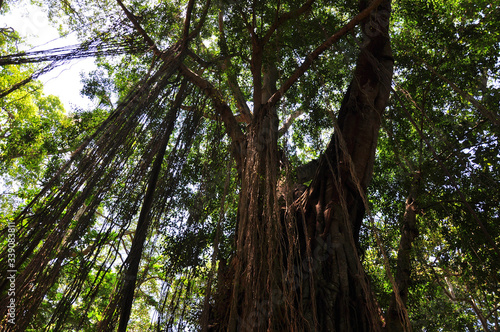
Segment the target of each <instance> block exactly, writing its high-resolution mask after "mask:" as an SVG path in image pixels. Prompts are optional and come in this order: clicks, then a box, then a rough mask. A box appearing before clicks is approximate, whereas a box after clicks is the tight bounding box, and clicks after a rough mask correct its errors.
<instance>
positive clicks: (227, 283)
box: [0, 0, 500, 331]
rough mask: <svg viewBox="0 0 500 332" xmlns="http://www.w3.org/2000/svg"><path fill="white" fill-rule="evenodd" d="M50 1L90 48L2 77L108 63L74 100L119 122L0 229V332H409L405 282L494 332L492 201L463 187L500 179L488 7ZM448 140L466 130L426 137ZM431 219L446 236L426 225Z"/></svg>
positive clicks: (109, 123)
mask: <svg viewBox="0 0 500 332" xmlns="http://www.w3.org/2000/svg"><path fill="white" fill-rule="evenodd" d="M46 3H47V6H48V7H49V10H51V11H52V12H51V14H52V15H53V17H55V15H56V14H57V13H59V14H60V13H61V12H64V13H65V15H66V16H65V17H66V19H67V21H68V22H69V23H68V27H69V28H71V29H74V30H75V31H78V32H79V34H80V38H82V40H84V42H82V44H81V45H80V46H78V47H68V48H61V49H57V50H47V51H45V52H31V53H30V52H23V53H18V54H10V55H7V56H4V57H2V58H0V64H1V65H3V66H5V67H6V68H8V67H9V66H16V65H22V64H26V63H43V62H47V61H52V62H51V63H50V64H49V65H48V67H45V68H51V67H53V66H55V65H57V63H58V61H67V60H70V59H72V58H78V57H84V56H96V57H97V62H98V64H99V69H98V70H96V71H95V72H93V73H91V74H89V75H88V76H87V77H86V78H85V79H84V84H85V85H84V89H83V92H84V93H85V94H87V95H89V96H91V97H92V98H94V99H95V100H96V103H98V110H99V111H98V114H103V113H105V114H107V115H108V116H107V118H106V119H105V120H103V121H102V122H100V123H99V125H98V126H97V127H95V128H96V129H95V131H94V132H93V133H92V134H90V135H88V136H87V137H85V139H82V140H81V141H78V143H79V144H80V145H79V147H78V148H76V149H75V150H74V151H73V152H72V153H71V155H69V154H67V153H66V154H64V151H62V152H61V155H60V159H62V160H64V162H65V163H64V164H63V165H62V166H61V168H60V169H58V170H55V169H54V168H50V169H47V174H48V175H50V177H49V176H48V175H47V176H46V178H47V180H46V181H45V182H44V185H43V188H41V189H40V192H39V193H38V195H37V196H36V197H35V198H34V199H33V200H32V201H31V202H30V203H29V204H26V205H25V206H23V207H22V209H20V210H19V211H18V212H17V214H15V216H12V217H11V216H7V217H6V218H5V220H3V224H2V225H3V226H4V229H3V231H2V236H3V237H2V241H3V243H4V244H5V249H4V250H3V251H2V256H1V258H0V269H1V270H2V271H8V272H7V275H6V276H7V277H9V278H2V280H0V285H1V289H0V291H1V292H2V293H1V294H2V300H1V301H0V306H1V307H2V308H7V307H8V306H9V305H11V303H14V305H11V307H12V308H14V309H13V311H8V312H7V313H8V315H6V316H5V318H4V320H3V321H2V324H3V326H4V327H5V330H26V329H28V330H30V329H31V330H39V329H42V328H44V329H46V330H50V331H58V330H70V329H72V330H95V329H96V326H97V329H98V330H101V331H111V330H115V329H118V330H119V331H125V330H126V329H127V327H129V328H133V327H135V328H137V329H144V328H145V327H144V325H143V324H144V320H142V322H141V320H140V319H139V320H138V316H140V315H146V316H147V315H148V308H149V310H150V313H151V312H153V310H154V313H155V321H154V324H155V326H156V327H155V329H156V328H157V329H159V330H167V329H172V328H173V327H174V326H176V328H177V329H178V330H182V329H184V330H185V329H201V330H204V331H208V330H212V331H222V330H224V331H268V330H269V331H270V330H274V331H372V330H375V331H379V330H383V329H385V330H388V331H409V330H411V329H412V326H415V327H417V326H419V324H420V323H419V321H420V320H419V319H420V318H419V317H420V316H419V315H423V313H424V312H425V310H423V309H421V308H423V306H420V307H419V310H418V311H413V312H410V311H411V307H410V306H409V302H410V301H414V302H416V301H418V295H417V294H419V291H420V288H419V287H418V286H414V287H413V288H412V286H413V285H416V284H418V282H416V283H415V284H414V283H412V280H415V281H421V282H422V283H425V282H429V278H426V277H425V276H426V275H429V274H432V275H433V276H434V277H433V278H431V279H432V280H434V281H435V282H436V284H435V285H431V286H427V287H425V288H424V289H425V291H426V292H432V291H433V290H434V289H435V288H434V287H438V289H444V290H445V293H446V294H447V295H448V297H449V299H450V300H451V302H453V303H455V302H457V301H462V300H461V299H462V298H463V297H460V300H459V297H457V296H456V295H455V292H456V291H455V290H458V289H462V290H463V292H464V293H466V296H465V298H466V300H464V302H466V303H467V304H471V306H470V307H471V308H472V310H473V311H474V313H475V314H476V318H475V319H476V321H480V322H481V324H482V326H483V328H484V329H485V330H487V329H488V328H489V327H488V326H489V325H488V324H491V323H489V321H490V322H491V321H492V317H495V312H496V311H497V310H498V306H496V307H495V305H496V304H498V302H497V301H498V298H497V297H496V295H495V292H496V289H495V288H496V287H495V286H492V285H494V282H495V280H496V279H497V275H496V272H495V271H498V268H499V263H498V259H499V250H498V245H497V243H498V239H499V235H500V234H499V232H498V229H496V228H495V227H493V226H492V225H494V221H495V220H498V206H495V202H498V197H499V196H498V190H496V191H491V195H490V196H489V197H485V194H484V191H483V190H482V189H480V188H479V187H475V186H473V185H471V183H467V181H461V177H462V176H463V175H464V174H467V175H469V176H470V177H471V178H474V177H477V178H478V179H479V178H481V177H484V178H483V179H486V178H487V179H488V180H487V181H489V182H493V183H495V182H496V181H498V177H499V174H498V169H497V168H496V167H495V166H494V165H495V163H494V161H495V160H497V159H498V158H499V156H498V153H495V152H494V151H493V150H494V147H495V145H494V143H493V142H494V141H495V139H496V137H497V134H498V124H499V117H498V114H497V112H496V111H493V110H492V109H493V108H492V107H491V105H494V104H495V100H496V101H497V100H498V94H497V93H496V90H495V88H494V85H492V84H491V80H492V79H493V80H495V79H498V77H494V76H493V75H494V74H493V72H494V70H495V68H496V67H497V66H498V52H496V51H498V40H495V39H491V38H490V39H489V38H488V37H486V36H484V35H482V34H481V31H477V30H481V29H483V30H485V31H494V29H495V27H498V22H497V21H496V20H497V19H496V16H495V13H498V11H497V9H495V8H492V6H491V5H489V4H488V3H487V2H484V3H480V4H478V5H477V6H473V5H472V4H471V3H469V2H468V1H462V2H456V3H454V6H455V7H454V9H455V10H457V11H461V10H462V11H464V13H463V15H462V17H463V18H462V19H455V18H450V17H449V16H448V15H450V13H452V12H450V11H449V10H448V11H447V9H446V8H447V4H446V2H441V1H433V2H430V3H419V4H418V5H414V4H411V3H410V2H406V1H402V2H401V3H400V4H398V5H397V6H396V5H395V6H394V7H395V8H391V1H388V0H371V1H369V0H361V1H359V3H358V4H351V3H344V2H342V1H334V2H331V1H318V0H307V1H305V0H304V1H279V0H278V1H237V2H232V1H216V2H215V1H210V0H207V1H194V0H189V1H175V2H174V1H158V2H151V3H150V2H148V3H140V2H135V1H132V2H123V1H121V0H117V1H116V3H115V2H112V1H110V2H108V1H104V2H99V1H76V2H75V3H74V4H73V3H70V2H53V1H47V2H46ZM413 6H414V7H415V8H418V9H419V11H420V12H421V13H422V16H421V17H420V16H418V15H416V14H415V13H414V12H413V11H412V9H413ZM433 19H434V21H432V20H433ZM426 20H430V21H432V22H431V23H429V22H428V21H426ZM391 22H392V23H394V26H393V27H390V25H391V24H390V23H391ZM446 29H450V31H445V30H446ZM422 36H425V37H426V38H427V40H429V41H434V43H431V44H430V45H425V43H423V42H422V38H424V37H422ZM474 36H476V37H477V38H475V37H474ZM479 36H481V38H479ZM391 37H392V39H393V40H395V42H396V46H397V47H396V48H394V49H395V56H394V55H393V51H392V48H393V47H391ZM472 42H474V43H476V44H477V45H476V46H468V47H465V46H460V45H462V44H464V43H472ZM477 49H481V50H482V51H481V52H479V51H478V52H479V53H478V54H474V55H471V50H472V51H474V50H477ZM495 50H496V51H495ZM440 52H445V53H446V54H445V55H443V56H442V57H440V56H437V55H436V54H440ZM460 52H462V53H463V55H462V56H463V57H465V59H468V60H463V59H460V60H459V58H457V55H456V53H460ZM459 56H460V55H459ZM459 56H458V57H459ZM395 59H396V60H397V63H399V67H396V71H395V73H396V74H397V77H398V79H397V80H396V81H395V82H393V80H392V78H393V67H394V63H395ZM422 68H424V69H422ZM450 68H453V69H455V71H450ZM41 70H45V69H41ZM478 72H479V73H480V74H481V75H482V77H483V79H481V80H477V79H476V78H475V77H474V76H475V75H476V74H477V73H478ZM488 79H490V84H488ZM474 80H475V81H474ZM28 81H29V80H28ZM422 82H425V84H426V86H425V87H424V86H422V85H423V83H422ZM485 82H486V83H485ZM24 84H25V83H24V81H20V82H19V83H18V84H14V85H13V86H12V87H2V88H3V89H4V90H3V91H2V96H3V97H4V98H5V97H6V96H7V97H8V96H9V95H11V94H12V93H14V92H15V91H16V89H18V88H19V87H22V86H23V85H24ZM434 86H436V88H434ZM391 92H392V96H393V98H392V102H391V103H390V96H391ZM457 98H458V99H457ZM443 100H445V101H444V102H443ZM115 104H116V106H115ZM429 104H431V106H429ZM388 106H389V107H388ZM386 109H388V111H387V110H386ZM454 112H457V114H458V116H457V117H458V118H459V119H460V121H461V122H460V124H453V122H452V121H451V120H450V117H448V115H449V114H450V113H451V114H453V113H454ZM74 118H75V119H79V118H78V114H76V115H75V116H74ZM416 119H417V120H418V121H417V120H416ZM429 120H430V121H429ZM450 122H451V123H452V124H453V125H455V126H458V127H460V126H462V127H463V128H465V131H466V132H465V133H464V132H463V131H462V132H460V128H457V130H453V133H456V135H455V134H454V135H452V137H451V138H447V139H446V138H445V139H443V138H442V133H441V132H439V133H436V132H435V131H434V130H435V127H438V126H442V127H441V128H443V127H445V126H448V125H449V123H450ZM476 122H477V124H476ZM478 126H480V129H478ZM381 127H383V129H384V131H383V134H382V135H381V138H380V140H379V131H380V129H381ZM441 130H442V129H441ZM71 137H73V139H74V140H79V137H80V136H78V135H73V136H71ZM377 144H379V146H378V149H377ZM464 144H465V145H464ZM11 145H12V144H11ZM424 146H426V149H424ZM450 155H451V156H457V155H458V156H462V158H463V159H464V160H465V159H467V156H468V157H470V158H476V159H474V162H472V161H470V163H469V164H467V162H466V161H463V163H465V164H461V163H457V164H452V165H450V164H449V162H448V160H447V159H446V158H448V159H449V158H450V157H449V156H450ZM481 158H482V159H481ZM436 163H437V165H436ZM462 166H463V167H462ZM374 169H375V170H376V171H377V172H376V173H375V174H374ZM372 178H374V183H373V185H372V186H371V188H372V190H371V191H370V193H369V186H370V183H371V181H372ZM457 178H458V179H457ZM483 181H486V180H483ZM395 187H397V188H395ZM492 188H494V187H492ZM431 191H432V192H433V193H435V194H436V195H435V196H432V195H424V194H423V193H428V192H431ZM454 195H458V198H456V199H455V200H454V199H452V197H453V196H454ZM403 197H407V198H406V201H405V199H404V198H403ZM395 201H396V202H397V203H399V204H400V205H399V206H398V205H396V204H397V203H396V204H394V202H395ZM436 206H438V207H436ZM370 210H373V211H370ZM423 211H425V212H426V213H427V214H426V217H425V218H430V216H434V217H433V218H434V220H442V222H440V223H438V226H434V225H433V224H432V223H429V225H422V224H419V222H418V220H425V218H424V216H423V215H424V212H423ZM420 215H422V217H420ZM464 215H465V217H464ZM384 218H387V220H389V222H386V223H382V222H381V221H380V220H382V219H384ZM393 223H394V224H397V225H398V227H394V226H393ZM447 223H448V224H449V226H446V227H445V226H441V225H447ZM439 227H442V229H440V228H439ZM379 229H383V230H384V232H383V233H381V232H380V230H379ZM436 229H438V231H436ZM419 231H421V232H422V233H423V234H424V235H423V236H421V237H420V239H421V240H420V241H421V242H418V239H419V237H418V234H419ZM450 232H451V233H454V234H455V236H457V238H453V237H452V236H450ZM468 232H471V233H472V234H474V235H475V237H474V241H475V242H474V243H475V245H471V246H468V245H465V242H466V241H465V238H466V237H465V235H464V234H467V233H468ZM458 233H462V235H461V236H459V234H458ZM13 234H14V235H13ZM443 239H446V241H445V240H443ZM9 241H10V242H9ZM439 241H441V242H442V243H441V244H437V243H438V242H439ZM453 241H455V242H453ZM415 246H416V248H417V249H414V247H415ZM392 251H397V255H394V254H392ZM9 254H10V256H9ZM445 254H447V255H448V256H447V258H443V259H441V256H443V255H445ZM462 254H463V255H466V256H467V255H470V257H471V259H470V260H469V261H468V264H469V266H467V265H466V264H465V262H466V259H465V258H463V257H462V256H461V255H462ZM361 257H365V261H364V262H362V259H361ZM394 257H397V258H394ZM436 257H437V258H439V259H440V261H439V262H440V264H434V263H435V259H436ZM416 261H418V262H419V264H416ZM450 262H451V263H450ZM416 265H417V266H418V267H419V268H418V269H417V271H416V276H417V277H412V271H414V270H415V268H414V267H415V266H416ZM480 266H487V267H488V268H490V269H491V270H490V271H491V273H488V272H478V271H477V270H478V269H479V267H480ZM365 270H366V271H367V272H365ZM381 271H382V272H381ZM451 271H455V272H456V273H459V274H456V273H452V272H451ZM471 271H472V272H473V275H474V278H475V281H468V282H463V281H462V282H460V280H461V279H460V278H466V276H467V275H468V274H470V273H472V272H471ZM2 273H4V272H2ZM460 273H461V274H460ZM413 275H415V272H413ZM457 275H458V277H457ZM454 278H456V279H454ZM443 285H444V286H443ZM485 285H486V286H485ZM439 287H440V288H439ZM434 291H435V290H434ZM481 292H482V294H483V296H484V297H485V299H487V301H490V302H491V303H492V304H491V305H490V306H489V312H488V313H486V314H485V313H484V311H482V310H486V309H483V307H484V308H488V306H483V307H482V306H481V305H479V306H478V305H477V304H476V302H475V301H474V296H477V294H480V293H481ZM467 296H469V297H467ZM438 299H440V297H436V298H435V300H433V303H438ZM9 313H10V315H9ZM9 319H15V322H16V324H12V321H11V322H9ZM472 321H474V318H473V319H472ZM464 322H465V323H464V324H465V325H467V324H469V325H470V324H472V326H474V323H471V319H470V318H469V319H466V320H465V321H464ZM141 324H142V325H141ZM469 325H467V327H469ZM456 326H459V325H456ZM151 328H153V327H151Z"/></svg>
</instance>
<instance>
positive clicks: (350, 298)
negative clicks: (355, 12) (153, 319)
mask: <svg viewBox="0 0 500 332" xmlns="http://www.w3.org/2000/svg"><path fill="white" fill-rule="evenodd" d="M373 3H374V2H370V3H363V4H362V8H361V10H363V9H366V8H368V7H369V6H371V5H373ZM389 15H390V1H382V4H381V5H380V6H378V7H377V9H376V10H374V11H372V12H371V13H370V15H369V16H368V17H366V18H365V19H364V21H362V23H361V26H362V29H363V33H364V39H363V44H362V46H361V51H360V55H359V58H358V62H357V67H356V70H355V73H354V77H353V81H352V83H351V85H350V87H349V89H348V91H347V93H346V96H345V98H344V101H343V103H342V107H341V110H340V112H339V119H338V125H339V128H340V132H335V133H334V135H333V136H332V138H331V141H330V143H329V145H328V147H327V149H326V151H325V153H324V154H323V155H322V157H321V158H320V160H319V166H318V169H317V171H316V175H315V177H314V179H313V182H312V183H311V185H310V187H309V188H308V189H307V190H306V191H305V192H304V194H303V195H301V196H300V197H299V198H298V199H297V200H296V201H295V202H294V204H292V205H291V207H290V208H289V209H288V211H286V212H285V213H281V214H280V213H279V206H278V196H279V195H278V194H277V190H278V188H277V187H278V186H277V181H278V178H277V169H278V160H277V155H278V150H277V134H278V128H277V122H278V121H277V118H276V114H275V112H274V110H273V107H272V106H274V98H275V97H276V96H277V95H278V94H279V93H278V92H279V91H280V90H278V92H276V93H275V94H272V95H271V96H270V93H269V92H268V91H260V90H259V89H260V88H261V86H262V85H261V83H260V82H261V80H260V78H261V77H260V73H259V74H258V73H256V72H255V70H256V69H255V68H260V66H261V63H260V62H259V61H260V59H257V60H258V61H256V63H257V64H258V65H259V66H258V67H257V66H256V67H253V68H254V69H253V70H254V77H255V79H256V80H257V82H258V83H259V84H258V87H259V88H257V89H255V90H254V93H255V94H257V95H258V96H259V98H258V99H259V100H260V99H262V102H263V103H264V104H263V105H262V107H259V108H257V109H256V110H255V111H254V118H253V121H252V123H251V124H250V126H249V127H248V133H249V134H248V135H247V140H246V143H247V145H246V154H245V159H244V162H243V163H242V179H241V180H242V187H241V193H240V202H239V213H238V229H237V238H236V247H237V249H236V255H235V257H234V258H233V260H232V261H231V263H230V265H229V267H228V269H227V270H224V271H222V273H221V274H220V279H219V285H224V284H225V285H227V284H230V285H232V288H231V289H228V288H221V289H219V293H218V295H217V296H216V299H217V302H219V303H217V304H216V306H215V308H214V309H215V310H214V311H215V314H214V319H215V320H217V319H219V321H218V322H217V324H212V325H211V326H212V327H213V329H214V330H227V331H376V330H380V329H381V327H382V323H381V319H380V314H379V311H378V308H377V306H376V304H375V301H374V300H373V298H372V294H371V290H370V285H369V283H368V280H367V278H366V276H365V274H364V271H363V268H362V266H361V263H360V260H359V257H358V252H357V239H358V235H359V229H360V225H361V221H362V219H363V215H364V202H363V196H364V195H365V193H364V191H365V190H366V188H367V186H368V184H369V182H370V180H371V177H372V172H373V164H374V158H375V149H376V144H377V138H378V131H379V127H380V123H381V117H382V113H383V111H384V109H385V107H386V104H387V102H388V99H389V94H390V89H391V79H392V68H393V58H392V53H391V48H390V40H389V34H388V23H389ZM254 51H255V49H254ZM253 56H254V59H256V57H257V56H258V52H254V53H253ZM264 83H265V77H264ZM282 89H283V87H282ZM260 93H262V94H260ZM340 135H342V137H343V139H344V140H345V144H344V145H343V146H341V145H340V142H341V141H342V140H341V139H340ZM348 155H349V157H348ZM359 190H361V191H362V192H359ZM228 298H229V299H230V306H229V308H227V307H226V308H224V307H223V306H222V305H221V303H220V302H222V301H225V302H226V303H227V301H228ZM224 299H225V300H224ZM224 312H225V313H224ZM216 317H217V318H216Z"/></svg>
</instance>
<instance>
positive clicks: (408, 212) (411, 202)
mask: <svg viewBox="0 0 500 332" xmlns="http://www.w3.org/2000/svg"><path fill="white" fill-rule="evenodd" d="M420 179H421V174H420V172H415V174H414V175H413V181H412V184H411V188H410V193H409V195H408V198H407V199H406V203H405V214H404V216H403V222H402V225H401V240H400V242H399V250H398V262H397V266H396V275H395V281H396V285H397V292H398V294H397V296H396V293H394V292H393V294H392V298H391V303H390V305H389V308H388V310H387V315H386V323H387V324H386V331H388V332H402V331H411V326H409V323H410V322H409V319H408V313H407V311H406V305H407V302H408V288H409V284H410V275H411V248H412V245H413V242H414V241H415V238H416V237H417V236H418V227H417V226H418V225H417V213H418V210H417V196H418V191H419V186H420Z"/></svg>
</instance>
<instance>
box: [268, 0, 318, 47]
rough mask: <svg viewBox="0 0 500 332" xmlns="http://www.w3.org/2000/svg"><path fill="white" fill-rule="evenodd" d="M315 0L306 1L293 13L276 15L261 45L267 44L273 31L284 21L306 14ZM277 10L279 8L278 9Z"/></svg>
mask: <svg viewBox="0 0 500 332" xmlns="http://www.w3.org/2000/svg"><path fill="white" fill-rule="evenodd" d="M315 1H316V0H308V1H306V2H305V3H304V4H303V5H302V6H301V7H300V8H298V9H297V10H294V11H290V12H287V13H284V14H283V15H281V16H278V15H276V19H275V21H274V23H273V25H271V27H270V28H269V30H267V32H266V34H265V36H264V38H263V39H262V41H263V44H267V42H268V41H269V39H270V38H271V36H272V35H273V33H274V31H276V29H277V28H278V27H279V26H280V25H282V24H283V23H285V22H286V21H288V20H291V19H294V18H297V17H299V16H300V15H302V14H304V13H305V12H307V11H308V10H309V9H310V8H311V7H312V4H313V3H314V2H315ZM277 10H279V7H278V9H277Z"/></svg>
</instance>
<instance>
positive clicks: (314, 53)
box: [268, 0, 383, 106]
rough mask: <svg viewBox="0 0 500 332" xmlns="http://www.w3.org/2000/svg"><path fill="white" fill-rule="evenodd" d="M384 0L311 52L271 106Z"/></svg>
mask: <svg viewBox="0 0 500 332" xmlns="http://www.w3.org/2000/svg"><path fill="white" fill-rule="evenodd" d="M382 1H383V0H375V1H373V2H372V3H371V4H370V6H368V7H367V8H366V9H364V10H363V11H362V12H361V13H359V14H358V15H356V16H354V18H352V19H351V21H349V22H348V23H347V24H346V25H344V26H343V27H342V28H341V29H340V30H339V31H337V32H336V33H335V34H333V35H332V36H330V38H328V39H327V40H326V41H325V42H323V44H321V45H320V46H318V47H317V48H316V49H315V50H314V51H312V52H311V53H309V55H307V57H306V59H305V60H304V62H302V64H301V65H300V66H299V68H297V69H296V70H295V72H294V73H293V74H292V75H291V76H290V77H289V78H288V80H287V81H286V82H285V83H284V84H283V85H282V86H281V88H280V89H279V90H278V91H277V92H276V93H275V94H273V95H272V96H271V98H269V100H268V103H269V104H271V106H274V105H276V103H278V102H279V101H280V99H281V97H283V95H284V94H285V93H286V92H287V91H288V89H290V87H291V86H292V85H293V84H294V83H295V82H297V80H298V79H299V78H300V77H302V75H304V73H305V72H306V71H307V70H308V69H309V67H311V65H312V63H313V61H314V60H316V59H317V58H318V57H319V56H320V55H321V54H322V53H323V52H324V51H326V50H327V49H328V48H330V47H331V46H332V45H333V43H335V42H336V41H338V40H339V39H340V38H342V37H343V36H344V35H345V34H347V33H348V32H349V31H351V30H352V29H354V27H356V25H358V23H360V22H361V21H362V20H363V19H365V18H366V17H368V15H370V13H371V12H372V11H373V10H374V9H375V8H377V7H378V6H379V5H380V4H381V3H382Z"/></svg>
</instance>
